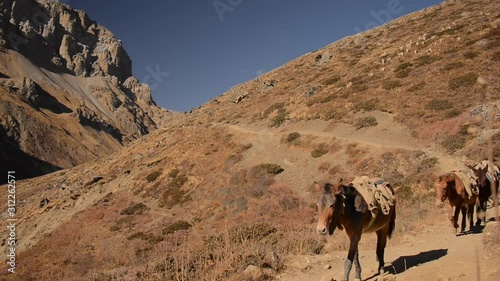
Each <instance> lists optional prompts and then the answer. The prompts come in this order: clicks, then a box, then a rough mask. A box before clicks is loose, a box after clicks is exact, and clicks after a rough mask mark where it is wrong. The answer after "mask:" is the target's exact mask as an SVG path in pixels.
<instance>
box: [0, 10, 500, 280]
mask: <svg viewBox="0 0 500 281" xmlns="http://www.w3.org/2000/svg"><path fill="white" fill-rule="evenodd" d="M499 8H500V4H499V2H498V1H447V2H444V3H443V4H441V5H438V6H435V7H431V8H429V9H426V10H424V11H420V12H417V13H414V14H411V15H408V16H405V17H403V18H400V19H397V20H395V21H393V22H390V23H388V24H386V25H384V26H382V27H379V28H376V29H374V30H370V31H368V32H365V33H362V34H358V35H355V36H352V37H348V38H344V39H342V40H339V41H337V42H334V43H332V44H331V45H329V46H327V47H325V48H323V49H321V50H317V51H314V52H312V53H309V54H306V55H304V56H302V57H300V58H297V59H295V60H293V61H291V62H289V63H287V64H285V65H284V66H282V67H280V68H278V69H276V70H273V71H271V72H269V73H267V74H264V75H262V76H261V77H259V78H258V79H255V80H253V81H249V82H246V83H244V84H241V85H238V86H235V87H234V88H233V89H232V90H230V91H229V92H227V93H224V94H222V95H221V96H219V97H217V98H215V99H214V100H212V101H211V102H209V103H207V104H205V105H203V106H201V107H200V108H198V109H195V110H193V111H192V112H191V113H187V114H183V115H182V116H178V117H177V118H173V119H172V120H170V121H169V122H167V123H166V124H165V126H164V127H163V128H160V129H158V130H155V131H153V132H151V133H150V134H148V135H147V136H145V137H142V138H140V139H137V140H134V141H132V142H131V143H130V144H128V145H126V146H125V147H123V148H122V149H120V150H119V151H117V152H115V153H112V154H110V155H108V156H106V157H102V158H101V159H98V160H95V161H90V162H87V163H85V164H83V165H80V166H77V167H73V168H69V169H65V170H62V171H57V172H55V173H52V174H49V175H45V176H42V177H38V178H34V179H29V180H24V181H19V182H17V189H16V192H17V193H16V196H17V198H19V199H18V205H17V212H16V214H15V217H16V218H18V219H19V220H18V222H17V227H16V231H17V232H16V234H17V237H18V241H17V242H18V243H17V248H16V249H17V253H18V255H17V257H16V259H17V260H18V271H17V273H16V275H0V280H1V279H4V280H14V279H16V278H17V280H88V279H92V280H272V279H275V278H281V279H284V278H285V279H286V278H287V277H286V276H293V277H296V278H303V279H295V280H311V279H309V278H326V279H323V280H331V278H338V277H339V276H340V275H339V272H340V269H339V264H342V261H339V260H338V259H339V258H341V256H342V255H343V254H344V252H340V253H339V252H338V251H344V250H346V245H347V242H346V239H345V235H343V234H342V233H341V232H339V233H336V234H335V235H334V236H333V237H329V238H325V237H320V236H319V235H318V234H316V233H315V232H314V222H315V219H316V218H315V215H316V209H315V208H316V206H315V204H314V202H315V200H316V199H317V198H316V196H317V194H315V192H314V190H313V189H312V185H313V182H314V181H319V182H325V181H334V180H337V179H338V178H340V177H342V178H344V179H346V180H349V179H351V178H352V177H354V176H356V175H361V174H367V175H377V176H381V177H383V178H384V179H386V180H388V181H390V182H391V183H392V184H393V185H394V186H395V187H396V195H397V199H398V210H397V212H398V215H397V221H396V232H395V234H394V239H393V240H391V241H390V243H389V247H388V249H387V259H386V260H387V262H388V265H387V267H388V268H390V267H391V266H392V267H393V268H394V269H395V270H393V274H391V275H390V276H389V277H387V278H393V279H387V280H394V278H395V279H397V280H400V279H402V280H417V279H418V280H420V279H428V280H436V278H441V280H473V279H474V278H476V272H475V271H474V270H473V269H474V267H472V266H469V265H467V266H466V267H465V266H464V267H463V268H462V269H463V271H460V273H456V272H455V271H453V269H452V268H450V267H446V266H443V267H440V266H439V262H449V263H451V264H458V266H460V263H459V262H458V260H457V259H460V258H461V257H463V255H464V254H466V253H468V252H469V251H472V250H474V249H478V253H481V255H483V254H484V255H486V257H487V258H484V259H483V260H484V262H485V264H486V265H488V266H489V267H481V269H480V273H481V274H482V276H483V278H487V279H481V280H494V279H488V278H496V277H498V272H499V271H498V262H497V261H498V256H488V251H487V249H493V248H494V247H497V246H498V241H499V239H497V238H498V235H499V234H498V232H495V231H494V230H491V229H490V230H489V232H488V233H490V234H489V235H490V236H483V234H475V235H472V234H471V235H470V236H467V235H466V236H465V237H454V236H453V234H452V231H451V227H449V228H448V223H447V222H445V216H444V213H443V212H442V211H443V210H437V209H435V208H434V198H433V196H434V195H433V191H432V190H431V181H430V177H429V175H430V173H441V172H446V171H449V170H451V169H455V168H459V167H462V165H464V164H465V163H474V162H476V161H478V160H480V159H483V158H484V157H485V156H486V151H487V145H486V144H487V139H488V137H489V136H493V148H494V153H495V155H496V157H499V156H500V154H499V153H500V150H499V141H500V138H498V135H499V130H500V111H499V107H500V103H499V95H498V91H499V89H500V81H499V80H498V79H499V78H498V75H497V74H498V72H499V70H500V59H499V57H500V56H499V54H500V26H499V24H500V13H499V11H500V9H499ZM75 79H76V78H75ZM81 79H85V81H90V79H91V78H81ZM478 81H479V82H478ZM67 107H69V106H67ZM2 200H3V199H2ZM2 202H3V201H2ZM6 215H7V214H2V218H4V219H5V218H6ZM3 221H5V220H3ZM7 236H8V233H7V230H6V228H5V227H2V228H1V230H0V237H2V239H5V238H4V237H7ZM372 236H373V235H367V236H366V238H365V236H363V240H362V250H363V251H366V252H363V255H364V256H363V257H362V258H361V259H362V263H363V264H365V266H366V267H365V268H366V269H365V270H366V271H365V273H366V274H364V278H367V277H369V276H371V275H372V274H373V273H374V272H372V271H371V268H370V266H371V265H373V264H374V262H373V261H372V260H373V259H374V258H373V252H374V248H373V237H372ZM5 243H6V241H4V242H3V245H4V246H5V245H6V244H5ZM457 243H458V244H457ZM459 243H466V244H467V247H466V249H468V250H463V249H462V247H459V246H457V245H459ZM484 245H486V247H487V248H483V247H485V246H484ZM417 246H418V247H419V248H417ZM478 247H479V248H478ZM417 249H421V252H423V254H422V255H420V254H421V253H419V252H415V251H416V250H417ZM464 251H465V252H464ZM327 254H328V255H330V258H328V257H327V256H326V255H327ZM365 255H366V257H367V258H365ZM470 255H471V256H472V257H474V253H470ZM304 257H305V258H304ZM304 259H306V260H307V259H310V260H309V261H308V262H307V263H308V264H305V265H304V261H303V260H304ZM327 259H330V260H327ZM368 259H370V261H368ZM407 260H409V261H410V262H411V264H410V265H407V264H405V262H406V261H407ZM419 261H420V262H422V263H426V265H424V266H422V267H419V266H416V264H415V263H418V262H419ZM433 261H436V262H435V263H433ZM297 263H298V264H297ZM327 263H329V264H331V265H333V269H331V271H328V270H326V269H325V270H322V269H321V268H322V267H323V266H325V265H327ZM495 266H497V267H496V268H495ZM408 267H413V268H412V269H411V270H408V269H409V268H408ZM492 267H493V268H492ZM323 269H324V268H323ZM435 270H441V271H440V272H439V275H436V273H435V272H434V271H435ZM495 270H496V271H495ZM2 272H5V271H3V270H2ZM325 276H326V277H325ZM413 277H415V278H417V279H412V278H413ZM328 278H330V279H328ZM450 278H451V279H450ZM286 280H288V279H286ZM318 280H319V279H318ZM438 280H439V279H438Z"/></svg>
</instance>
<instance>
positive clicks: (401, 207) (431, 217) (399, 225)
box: [394, 185, 440, 237]
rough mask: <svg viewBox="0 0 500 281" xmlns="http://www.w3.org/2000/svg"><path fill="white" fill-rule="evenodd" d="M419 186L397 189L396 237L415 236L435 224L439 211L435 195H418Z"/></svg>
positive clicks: (406, 186) (426, 193) (431, 193)
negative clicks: (435, 204)
mask: <svg viewBox="0 0 500 281" xmlns="http://www.w3.org/2000/svg"><path fill="white" fill-rule="evenodd" d="M415 189H417V186H415V185H411V186H410V185H404V186H403V187H401V188H399V189H396V191H395V192H396V198H397V207H396V231H395V234H394V236H395V237H398V236H404V235H414V234H416V233H418V232H420V231H422V230H423V229H425V228H427V227H428V225H429V224H430V223H433V222H435V218H436V217H440V216H438V215H437V214H438V210H437V209H436V207H435V206H434V201H435V199H434V193H433V192H432V191H426V192H424V193H421V194H417V192H416V191H415Z"/></svg>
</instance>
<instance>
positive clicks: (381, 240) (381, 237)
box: [377, 227, 389, 275]
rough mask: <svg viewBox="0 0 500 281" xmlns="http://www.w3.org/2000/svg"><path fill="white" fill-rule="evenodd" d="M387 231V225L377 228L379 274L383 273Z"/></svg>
mask: <svg viewBox="0 0 500 281" xmlns="http://www.w3.org/2000/svg"><path fill="white" fill-rule="evenodd" d="M388 231H389V230H388V228H387V227H384V228H382V229H380V230H377V260H378V272H379V273H380V275H382V274H384V265H385V262H384V251H385V246H386V244H387V236H388Z"/></svg>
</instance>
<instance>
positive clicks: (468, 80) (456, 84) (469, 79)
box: [448, 72, 478, 90]
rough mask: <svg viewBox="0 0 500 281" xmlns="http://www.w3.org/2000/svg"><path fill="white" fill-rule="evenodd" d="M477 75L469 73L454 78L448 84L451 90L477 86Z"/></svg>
mask: <svg viewBox="0 0 500 281" xmlns="http://www.w3.org/2000/svg"><path fill="white" fill-rule="evenodd" d="M477 76H478V75H477V74H475V73H471V72H470V73H467V74H464V75H461V76H458V77H454V78H452V79H451V80H450V82H449V83H448V85H449V87H450V89H452V90H456V89H458V88H462V87H471V86H473V85H474V84H476V81H477Z"/></svg>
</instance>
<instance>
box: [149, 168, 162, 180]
mask: <svg viewBox="0 0 500 281" xmlns="http://www.w3.org/2000/svg"><path fill="white" fill-rule="evenodd" d="M159 176H161V171H154V172H152V173H151V174H149V175H147V176H146V180H147V181H148V182H153V181H155V180H156V179H157V178H158V177H159Z"/></svg>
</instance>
